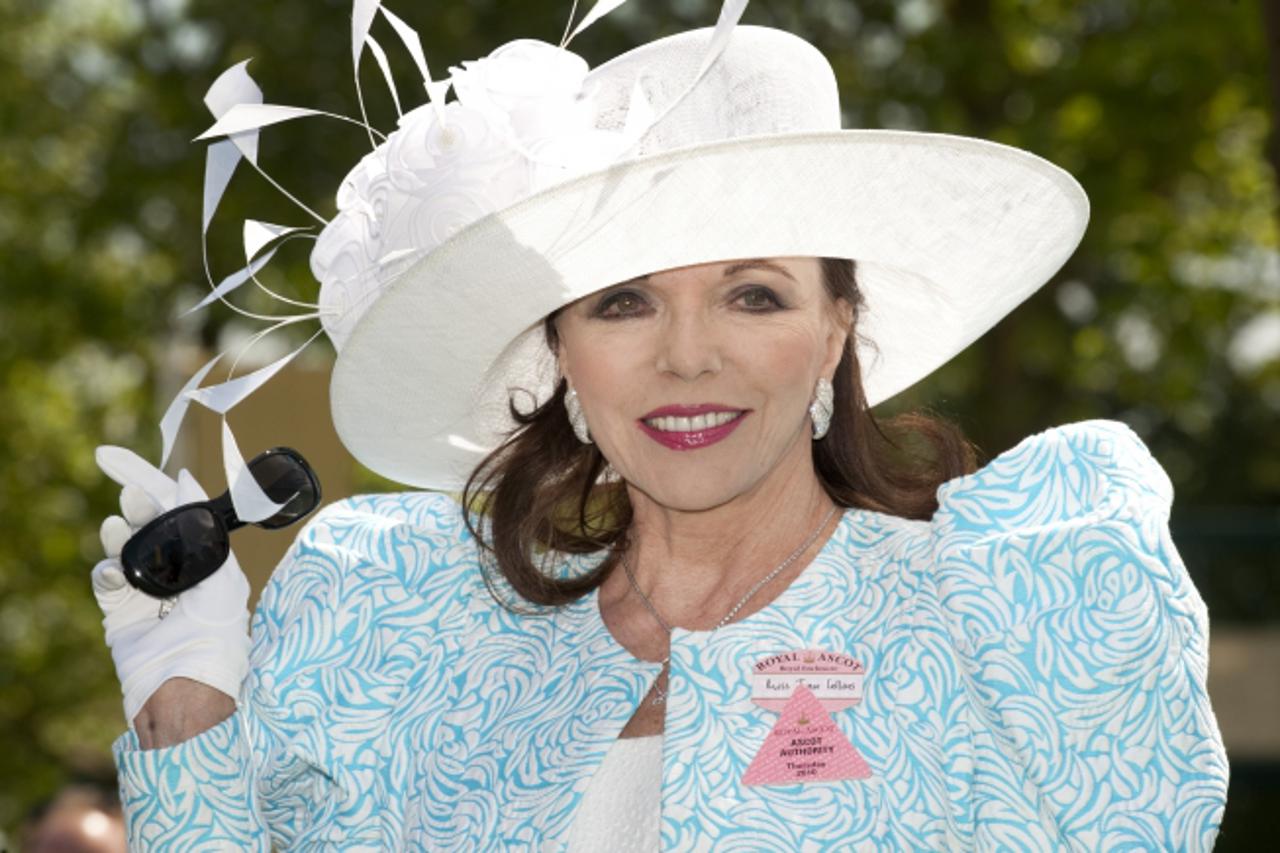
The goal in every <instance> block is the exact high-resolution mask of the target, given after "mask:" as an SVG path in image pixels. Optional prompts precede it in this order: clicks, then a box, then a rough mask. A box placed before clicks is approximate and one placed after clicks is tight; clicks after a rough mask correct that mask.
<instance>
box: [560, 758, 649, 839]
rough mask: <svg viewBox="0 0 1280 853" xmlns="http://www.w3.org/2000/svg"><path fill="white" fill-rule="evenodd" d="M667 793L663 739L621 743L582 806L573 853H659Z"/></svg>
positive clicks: (573, 831)
mask: <svg viewBox="0 0 1280 853" xmlns="http://www.w3.org/2000/svg"><path fill="white" fill-rule="evenodd" d="M661 790H662V735H650V736H649V737H635V738H618V739H617V740H615V741H614V742H613V743H612V744H611V745H610V747H609V751H608V753H606V754H605V757H604V761H603V762H602V763H601V764H600V769H599V770H597V771H596V772H595V775H594V776H592V777H591V781H590V782H589V783H588V784H587V790H586V791H585V792H584V793H583V795H582V801H581V802H580V803H579V804H578V809H577V814H576V815H575V816H574V819H573V828H572V829H571V830H570V831H569V848H568V849H569V853H585V851H598V850H609V851H611V853H641V851H643V853H653V851H655V850H657V849H658V822H659V816H660V811H659V806H660V800H659V794H660V793H661Z"/></svg>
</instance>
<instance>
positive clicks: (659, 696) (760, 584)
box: [618, 506, 838, 705]
mask: <svg viewBox="0 0 1280 853" xmlns="http://www.w3.org/2000/svg"><path fill="white" fill-rule="evenodd" d="M837 508H838V507H834V506H833V507H831V509H830V510H829V511H828V512H827V514H826V515H825V516H823V518H822V521H821V522H819V523H818V526H817V527H815V528H814V529H813V532H812V533H810V534H809V535H808V536H807V537H805V540H804V541H803V542H801V543H800V547H798V548H796V549H795V550H794V551H792V552H791V554H790V555H789V556H788V557H787V558H786V559H785V560H783V561H782V562H781V563H779V564H778V565H777V567H776V568H774V569H773V571H771V572H769V574H767V575H765V576H764V577H762V578H760V580H758V581H756V582H755V583H754V584H753V585H752V587H751V589H749V590H747V593H746V595H744V596H742V598H740V599H739V600H738V603H737V604H735V605H733V607H732V608H730V610H729V612H728V613H726V614H725V615H724V617H723V618H721V619H720V621H719V622H717V623H716V624H715V626H714V627H712V628H711V630H712V631H717V630H719V629H720V628H723V627H724V626H725V625H728V624H729V623H730V622H732V621H733V617H735V616H737V615H738V611H739V610H741V609H742V608H743V607H745V606H746V604H747V602H748V601H750V600H751V599H752V597H753V596H754V595H755V594H756V593H757V592H759V591H760V590H761V589H763V588H764V586H765V584H767V583H768V582H769V581H771V580H773V579H774V578H776V577H777V576H778V575H779V574H781V573H782V570H783V569H785V568H786V567H787V566H789V565H791V564H792V563H794V562H795V561H796V558H797V557H799V556H800V555H801V554H803V553H804V552H805V551H807V550H809V546H810V545H812V544H813V541H814V540H815V539H817V538H818V534H819V533H821V532H822V528H824V527H826V526H827V522H828V521H830V520H831V516H833V515H835V514H836V509H837ZM618 556H619V558H620V560H621V562H622V571H623V572H625V573H626V575H627V582H628V583H630V584H631V588H632V589H633V590H635V593H636V595H638V596H640V600H641V601H642V602H644V606H645V608H646V609H648V611H649V613H650V614H652V616H653V618H654V620H655V621H656V622H657V623H658V624H659V625H661V626H662V630H664V631H666V632H667V649H668V651H667V656H666V657H665V658H663V659H662V668H663V670H664V671H665V670H666V669H667V666H668V665H669V664H670V662H671V652H670V648H671V631H672V627H671V625H670V623H668V622H667V620H666V619H663V618H662V615H661V614H660V613H658V608H656V607H654V606H653V602H652V601H650V600H649V596H647V595H645V594H644V592H643V591H641V589H640V585H639V584H637V583H636V576H635V574H634V573H633V572H632V571H631V565H630V564H629V563H628V562H627V555H626V553H625V552H619V554H618ZM661 679H662V672H659V673H658V677H657V678H656V679H654V682H653V699H651V700H650V702H651V704H654V705H662V704H664V703H665V702H666V701H667V691H666V690H665V689H663V688H661V687H659V686H658V683H659V681H660V680H661Z"/></svg>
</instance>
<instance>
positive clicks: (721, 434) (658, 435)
mask: <svg viewBox="0 0 1280 853" xmlns="http://www.w3.org/2000/svg"><path fill="white" fill-rule="evenodd" d="M715 412H733V413H735V414H737V417H735V418H734V419H733V420H731V421H729V422H728V423H725V424H720V425H719V426H712V427H706V428H705V429H695V430H687V431H681V430H661V429H658V428H656V427H653V426H650V425H649V424H647V423H645V421H646V420H649V419H652V418H665V417H674V418H692V417H695V416H697V415H706V414H712V413H715ZM750 413H751V412H750V410H749V409H747V410H744V409H736V408H733V407H731V406H724V405H721V404H719V403H699V404H698V405H694V406H683V405H675V406H663V407H662V408H659V409H654V410H653V411H652V412H649V413H648V414H646V415H645V416H644V417H643V418H641V419H640V420H639V421H638V422H637V423H639V424H640V429H642V430H644V433H645V435H647V436H649V437H650V438H652V439H653V440H654V441H656V442H658V443H659V444H661V445H662V446H664V447H668V448H670V449H672V450H696V449H698V448H699V447H707V446H708V445H712V444H715V443H716V442H717V441H722V440H723V439H725V438H728V436H729V434H730V433H731V432H733V431H734V430H735V429H737V428H738V426H739V424H741V423H742V422H743V421H744V420H746V416H747V415H748V414H750Z"/></svg>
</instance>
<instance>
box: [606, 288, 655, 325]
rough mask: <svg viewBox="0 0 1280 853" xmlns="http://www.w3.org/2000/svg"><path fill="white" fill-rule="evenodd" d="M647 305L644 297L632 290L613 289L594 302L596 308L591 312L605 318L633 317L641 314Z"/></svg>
mask: <svg viewBox="0 0 1280 853" xmlns="http://www.w3.org/2000/svg"><path fill="white" fill-rule="evenodd" d="M647 306H648V303H647V302H646V301H645V298H644V297H643V296H641V295H640V294H639V293H636V292H635V291H634V290H615V291H614V292H613V293H607V294H605V295H604V297H603V298H601V300H600V301H599V302H598V303H596V309H595V311H594V312H593V313H594V315H595V316H597V317H604V318H606V319H618V318H621V317H635V316H637V315H639V314H643V313H644V311H645V308H646V307H647Z"/></svg>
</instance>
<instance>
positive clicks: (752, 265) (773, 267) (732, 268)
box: [614, 258, 796, 287]
mask: <svg viewBox="0 0 1280 853" xmlns="http://www.w3.org/2000/svg"><path fill="white" fill-rule="evenodd" d="M752 269H756V270H766V271H768V272H773V273H777V274H778V275H782V276H786V277H787V278H789V279H791V280H792V281H795V280H796V277H795V276H793V275H792V274H791V273H789V272H787V269H786V267H784V266H782V265H781V264H775V263H774V262H773V261H766V260H765V259H764V258H748V259H747V260H744V261H737V262H735V263H732V264H729V266H727V267H725V268H724V272H723V274H722V275H721V277H722V278H729V277H730V276H733V275H737V274H738V273H740V272H743V271H745V270H752ZM648 280H649V276H647V275H638V276H636V277H635V278H629V279H627V280H626V281H623V282H619V283H618V284H616V285H614V287H621V286H622V285H625V284H639V283H641V282H645V281H648Z"/></svg>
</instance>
